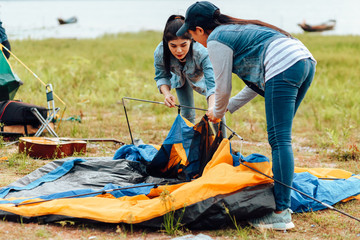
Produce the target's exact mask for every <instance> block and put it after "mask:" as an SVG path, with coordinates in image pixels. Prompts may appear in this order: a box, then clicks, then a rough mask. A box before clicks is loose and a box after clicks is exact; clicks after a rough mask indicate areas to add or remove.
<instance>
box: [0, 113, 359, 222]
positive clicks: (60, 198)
mask: <svg viewBox="0 0 360 240" xmlns="http://www.w3.org/2000/svg"><path fill="white" fill-rule="evenodd" d="M202 121H203V120H202ZM183 124H186V125H188V123H187V122H186V121H185V120H184V119H183V118H182V117H180V116H178V117H177V118H176V120H175V122H174V124H173V127H174V126H177V127H175V128H174V129H172V130H173V131H170V132H169V135H168V137H167V140H169V139H173V140H174V139H177V140H176V141H173V142H171V141H164V143H163V145H164V144H166V146H164V147H163V146H152V145H140V146H134V145H125V146H122V147H121V148H120V149H119V150H118V151H117V152H116V153H115V155H114V157H113V158H88V159H85V158H83V159H79V158H68V159H63V160H56V161H53V162H51V163H49V164H47V165H45V166H43V167H41V168H39V169H37V170H35V171H34V172H32V173H30V174H29V175H27V176H25V177H23V178H21V179H19V180H18V181H16V182H14V183H13V184H10V185H9V186H7V187H4V188H1V189H0V216H1V217H2V218H6V219H11V218H17V217H19V216H21V217H22V220H23V221H26V220H30V221H43V222H52V221H58V220H64V219H72V220H75V219H77V220H79V221H88V220H91V221H99V222H106V223H127V224H137V225H141V226H148V227H161V226H162V223H163V216H164V215H165V214H166V213H169V212H171V211H175V218H176V219H177V218H178V217H180V216H182V219H181V222H182V223H183V224H184V225H185V226H186V227H187V228H190V229H198V228H202V229H204V228H205V229H215V228H222V227H225V226H229V225H231V224H232V222H231V220H230V218H229V217H230V215H231V216H235V217H236V219H237V220H238V221H240V220H246V219H249V218H252V217H257V216H261V215H263V214H265V213H267V212H269V211H273V210H274V207H275V201H274V197H273V193H272V186H273V185H272V180H271V179H269V178H268V177H265V176H264V175H262V174H258V173H256V172H254V171H252V170H251V169H249V168H247V167H245V166H244V165H242V164H240V165H239V162H238V161H239V157H240V155H239V154H238V153H233V152H232V150H231V146H230V142H229V140H228V139H223V140H222V141H221V142H220V144H219V145H218V147H217V149H216V151H215V152H214V154H213V156H212V157H211V159H210V161H209V162H207V164H206V166H205V167H204V168H203V169H202V168H201V167H200V166H201V164H189V161H188V159H189V155H188V154H189V153H190V152H191V145H192V144H191V143H189V142H188V141H187V140H189V139H190V141H191V139H192V138H194V136H195V134H194V133H195V131H194V132H193V134H191V133H190V132H191V129H190V128H189V129H185V131H183V132H182V131H181V130H180V131H179V129H177V128H178V127H180V126H185V125H183ZM205 124H206V121H205ZM194 129H196V128H194ZM200 129H205V128H200ZM188 130H189V131H188ZM173 134H175V136H176V137H174V135H173ZM207 136H208V137H211V134H210V135H207ZM174 144H175V145H174ZM199 144H200V145H201V144H204V142H203V141H200V142H198V143H197V144H195V150H192V151H196V149H200V147H199V146H197V145H199ZM161 148H163V149H165V150H166V151H165V152H162V153H159V152H161ZM181 148H184V149H181ZM159 149H160V150H159ZM177 153H179V155H181V156H180V157H179V156H177V155H178V154H177ZM184 153H185V155H184ZM160 155H162V156H167V157H165V158H163V159H161V158H159V156H160ZM170 156H172V157H173V159H178V160H179V159H180V160H179V161H177V163H176V164H169V165H167V164H165V166H167V167H166V168H165V169H166V171H163V173H165V175H163V176H161V172H157V176H151V175H150V174H149V169H151V166H154V165H152V161H153V160H154V159H155V160H156V161H159V162H162V161H164V162H165V163H168V162H170V159H171V158H170ZM156 158H157V159H156ZM242 158H243V160H244V161H246V163H247V164H248V165H250V166H251V167H253V168H256V169H258V170H260V171H261V172H263V173H265V174H267V175H270V176H271V175H272V172H271V163H270V162H269V160H268V159H267V158H266V157H265V156H262V155H259V154H251V155H249V156H247V157H242ZM199 161H200V160H199ZM172 163H175V162H174V161H172ZM162 164H163V163H162ZM193 166H198V167H196V168H193ZM188 167H189V169H188ZM194 169H197V171H198V173H197V174H196V171H195V170H194ZM168 170H169V171H168ZM179 170H180V171H179ZM187 170H189V171H187ZM296 171H297V172H298V173H296V174H295V175H296V177H295V178H294V186H296V188H298V189H299V190H302V191H306V192H307V193H308V194H313V195H312V196H314V197H317V198H321V199H322V200H323V201H326V202H327V203H328V204H330V205H332V204H335V203H336V202H337V201H341V200H346V199H348V198H349V197H355V198H359V197H358V196H359V194H360V189H359V188H360V179H359V178H358V177H357V176H353V175H352V174H351V173H348V172H344V171H342V170H333V171H330V170H327V171H324V170H321V169H313V170H310V171H309V170H308V169H296ZM184 172H188V173H190V174H188V175H187V177H188V178H183V176H184V175H183V173H184ZM201 172H202V174H201ZM168 173H171V175H168ZM310 173H311V174H310ZM309 175H311V176H309ZM185 176H186V175H185ZM321 176H326V177H335V178H336V177H341V178H344V179H343V180H339V181H337V180H336V181H327V180H320V179H318V177H321ZM179 179H181V180H179ZM183 179H187V180H190V181H185V182H184V181H183ZM324 181H325V182H324ZM148 183H154V184H158V187H153V186H151V187H150V186H146V187H142V186H143V185H144V184H148ZM164 183H167V184H164ZM124 186H135V188H132V189H127V190H125V189H124V190H118V191H113V192H110V193H105V194H99V193H98V192H97V191H99V190H106V189H117V188H122V187H124ZM137 186H138V187H137ZM339 189H341V191H339ZM164 190H166V192H167V195H166V194H165V195H164V192H165V191H164ZM95 192H96V194H95ZM84 193H89V194H90V193H93V194H92V195H83V196H78V197H71V198H66V199H65V198H64V197H69V196H74V195H77V194H84ZM166 197H168V198H166ZM39 200H49V201H45V202H41V203H35V204H29V205H23V206H21V205H20V206H15V205H14V204H18V203H21V202H25V203H26V202H33V201H39ZM292 201H294V202H295V204H296V206H294V210H296V211H297V212H302V211H309V210H311V209H314V210H319V209H323V206H318V205H317V203H314V202H311V200H309V199H306V198H301V196H297V195H296V194H295V195H294V194H293V193H292ZM292 208H293V206H292ZM183 211H184V213H183ZM182 213H183V215H182Z"/></svg>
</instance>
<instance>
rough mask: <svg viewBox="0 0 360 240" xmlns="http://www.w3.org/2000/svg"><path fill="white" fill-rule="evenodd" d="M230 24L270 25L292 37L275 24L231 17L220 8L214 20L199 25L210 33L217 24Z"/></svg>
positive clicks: (215, 13)
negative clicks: (222, 12) (221, 11)
mask: <svg viewBox="0 0 360 240" xmlns="http://www.w3.org/2000/svg"><path fill="white" fill-rule="evenodd" d="M228 24H239V25H247V24H255V25H258V26H263V27H268V28H271V29H274V30H276V31H278V32H280V33H282V34H284V35H285V36H288V37H291V34H290V33H288V32H286V31H284V30H282V29H281V28H278V27H276V26H274V25H271V24H269V23H266V22H262V21H260V20H245V19H241V18H234V17H230V16H228V15H225V14H221V13H220V10H216V11H215V12H214V15H213V21H212V22H207V23H206V24H205V26H199V27H202V28H203V29H204V30H205V32H206V33H207V34H209V31H211V30H214V29H215V28H216V27H217V26H220V25H228ZM190 30H195V29H190ZM207 30H208V31H207Z"/></svg>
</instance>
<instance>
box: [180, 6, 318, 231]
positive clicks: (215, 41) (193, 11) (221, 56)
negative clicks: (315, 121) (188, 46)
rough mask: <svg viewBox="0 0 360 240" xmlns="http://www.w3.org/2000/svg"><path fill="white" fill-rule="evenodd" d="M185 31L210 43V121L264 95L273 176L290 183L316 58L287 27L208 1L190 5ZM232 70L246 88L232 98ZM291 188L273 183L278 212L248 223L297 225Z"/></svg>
mask: <svg viewBox="0 0 360 240" xmlns="http://www.w3.org/2000/svg"><path fill="white" fill-rule="evenodd" d="M185 33H186V34H188V33H190V34H191V35H192V37H193V39H194V40H195V41H197V42H199V43H201V44H203V45H204V46H205V47H207V49H208V53H209V57H210V59H211V63H212V65H213V69H214V73H215V83H216V90H215V104H214V108H213V109H209V111H208V112H207V115H208V117H209V119H210V120H211V121H217V120H218V119H219V118H222V117H223V116H224V114H225V112H226V111H227V110H228V111H230V112H231V113H233V112H234V111H236V110H238V109H239V108H240V107H242V106H243V105H245V104H246V103H247V102H249V101H250V100H251V99H253V98H254V97H255V96H257V95H258V94H260V95H262V96H263V97H264V98H265V111H266V122H267V132H268V141H269V144H270V146H271V149H272V166H273V167H272V170H273V174H274V178H275V179H276V180H278V181H280V182H282V183H285V184H286V185H288V186H291V185H292V181H293V174H294V154H293V150H292V145H291V129H292V122H293V119H294V116H295V113H296V111H297V109H298V107H299V105H300V103H301V101H302V100H303V98H304V97H305V94H306V92H307V90H308V88H309V87H310V84H311V82H312V80H313V78H314V74H315V65H316V61H315V59H314V58H313V56H312V54H311V53H310V52H309V50H308V49H307V48H306V47H305V46H304V45H303V44H302V43H301V42H300V41H299V40H297V39H295V38H293V37H292V36H291V35H290V34H289V33H287V32H286V31H284V30H282V29H280V28H278V27H275V26H273V25H270V24H268V23H264V22H261V21H258V20H244V19H238V18H233V17H230V16H227V15H224V14H221V13H220V10H219V8H218V7H216V6H215V5H214V4H212V3H210V2H207V1H201V2H196V3H195V4H193V5H191V6H190V7H189V8H188V9H187V12H186V17H185V23H184V25H183V26H182V27H181V29H180V30H179V31H178V32H177V35H178V36H182V35H183V34H185ZM232 73H235V74H236V75H237V76H239V78H241V79H242V80H243V81H244V82H245V84H246V87H245V88H244V89H243V90H242V91H240V92H239V93H238V94H237V95H236V96H234V97H232V98H231V99H230V95H231V86H232ZM290 192H291V190H290V189H289V188H288V187H285V186H283V185H281V184H279V183H277V182H275V183H274V197H275V203H276V209H275V211H274V212H271V213H269V214H267V215H265V216H263V217H260V218H256V219H251V220H249V223H250V224H251V225H253V226H255V227H260V228H270V229H275V230H285V229H289V228H293V227H294V224H293V222H292V220H291V209H290V206H291V205H290V199H291V198H290Z"/></svg>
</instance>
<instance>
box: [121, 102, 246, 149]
mask: <svg viewBox="0 0 360 240" xmlns="http://www.w3.org/2000/svg"><path fill="white" fill-rule="evenodd" d="M124 99H129V100H134V101H139V102H147V103H156V104H161V105H165V103H163V102H157V101H150V100H144V99H139V98H131V97H123V98H122V102H123V105H124V110H125V115H126V120H127V121H128V117H127V114H126V109H125V103H124ZM175 106H176V107H178V109H180V108H190V109H195V110H200V111H205V112H206V111H207V109H204V108H197V107H190V106H185V105H178V104H175ZM222 124H224V126H225V127H226V128H227V129H228V130H229V131H230V132H231V133H232V134H231V135H230V137H229V138H228V139H229V140H230V139H231V138H232V137H233V136H237V137H238V138H239V139H240V140H244V139H243V138H242V137H241V136H240V135H239V134H237V133H236V132H235V131H234V130H232V129H231V128H229V127H228V126H227V125H226V124H225V123H222ZM128 126H129V131H130V125H129V121H128ZM130 136H131V131H130ZM131 139H132V136H131ZM133 144H134V143H133Z"/></svg>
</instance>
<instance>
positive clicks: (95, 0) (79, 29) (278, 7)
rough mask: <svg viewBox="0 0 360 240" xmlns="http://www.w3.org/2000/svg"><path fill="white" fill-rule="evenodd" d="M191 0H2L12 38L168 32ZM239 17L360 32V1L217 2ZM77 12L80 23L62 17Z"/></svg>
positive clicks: (0, 9)
mask: <svg viewBox="0 0 360 240" xmlns="http://www.w3.org/2000/svg"><path fill="white" fill-rule="evenodd" d="M194 2H195V1H194V0H192V1H189V0H153V1H151V0H62V1H60V0H38V1H33V0H22V1H19V0H8V1H4V0H2V1H1V2H0V19H1V21H2V22H3V26H4V27H5V28H6V31H7V34H8V36H9V38H10V39H24V38H32V39H44V38H96V37H99V36H101V35H103V34H106V33H118V32H137V31H142V30H155V31H162V30H163V28H164V25H165V22H166V20H167V18H168V17H169V16H170V15H171V14H182V15H185V12H186V9H187V7H188V6H190V5H191V4H192V3H194ZM211 2H213V3H214V4H215V5H217V6H218V7H219V8H220V10H221V12H222V13H224V14H227V15H230V16H233V17H238V18H244V19H259V20H262V21H265V22H268V23H271V24H273V25H276V26H278V27H280V28H283V29H284V30H286V31H288V32H290V33H301V32H303V31H302V29H301V28H300V27H299V26H298V25H297V24H298V23H300V22H302V21H303V20H306V22H307V23H309V24H319V23H322V22H325V21H327V20H329V19H335V20H336V21H337V25H336V28H335V30H332V31H328V32H324V33H322V34H334V35H350V34H351V35H360V14H358V11H359V9H360V1H358V0H343V1H339V0H302V1H297V0H273V1H271V0H251V1H249V0H246V1H245V0H213V1H211ZM72 16H76V17H77V18H78V22H77V23H75V24H67V25H59V23H58V21H57V18H64V19H66V18H69V17H72Z"/></svg>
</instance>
